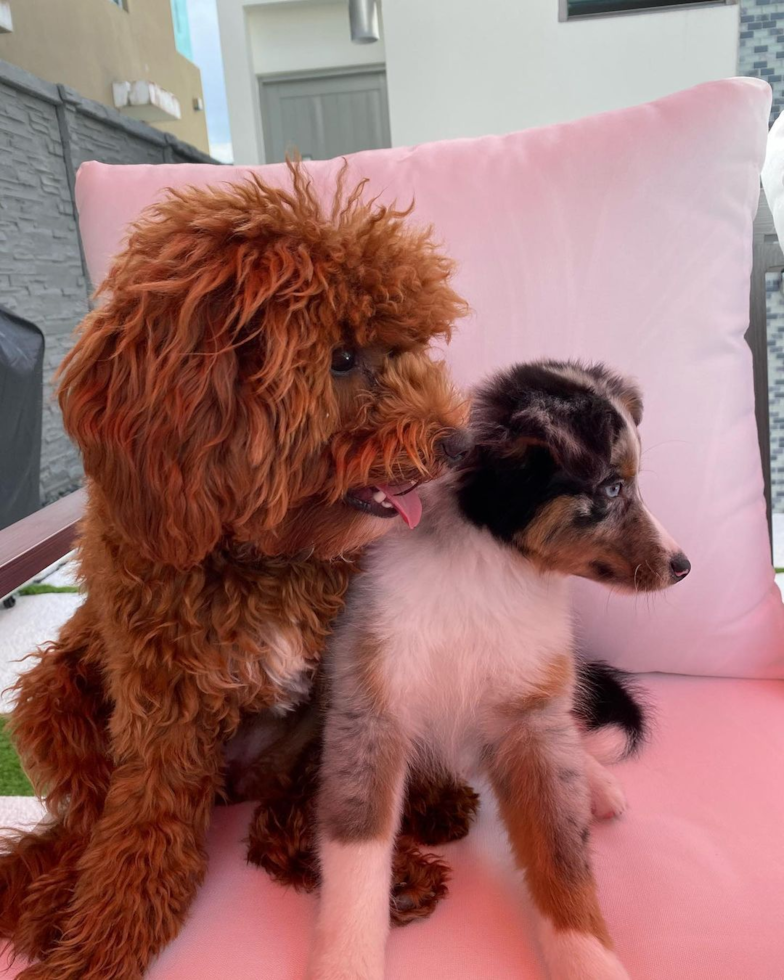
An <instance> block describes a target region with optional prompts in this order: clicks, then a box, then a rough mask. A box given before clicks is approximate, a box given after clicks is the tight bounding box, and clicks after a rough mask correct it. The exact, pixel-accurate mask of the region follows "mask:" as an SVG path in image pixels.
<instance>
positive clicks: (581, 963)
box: [543, 930, 630, 980]
mask: <svg viewBox="0 0 784 980" xmlns="http://www.w3.org/2000/svg"><path fill="white" fill-rule="evenodd" d="M548 932H549V930H548ZM543 945H544V953H545V959H546V961H547V966H548V968H549V971H550V978H551V980H630V977H629V974H628V973H627V972H626V970H625V969H624V967H623V964H622V963H621V961H620V960H619V959H618V957H617V956H616V955H615V953H613V951H612V950H610V949H607V947H606V946H604V945H603V944H602V943H601V942H600V941H599V940H598V939H597V938H596V937H595V936H591V935H588V934H587V933H583V932H572V931H569V930H567V931H565V932H560V931H559V932H556V931H552V932H549V935H548V936H547V937H546V938H545V937H543Z"/></svg>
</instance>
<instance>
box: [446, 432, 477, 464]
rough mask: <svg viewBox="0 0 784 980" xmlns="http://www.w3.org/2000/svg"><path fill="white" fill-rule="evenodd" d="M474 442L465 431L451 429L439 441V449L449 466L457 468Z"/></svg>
mask: <svg viewBox="0 0 784 980" xmlns="http://www.w3.org/2000/svg"><path fill="white" fill-rule="evenodd" d="M473 444H474V441H473V439H472V438H471V436H470V434H469V433H468V432H467V431H466V430H465V429H453V430H452V431H451V432H450V433H449V435H448V436H444V438H443V439H442V440H441V443H440V446H439V448H440V449H441V452H442V453H443V454H444V456H446V461H447V463H448V464H449V465H450V466H457V465H458V463H461V462H462V461H463V460H464V459H465V458H466V456H467V455H468V454H469V452H470V451H471V447H472V446H473Z"/></svg>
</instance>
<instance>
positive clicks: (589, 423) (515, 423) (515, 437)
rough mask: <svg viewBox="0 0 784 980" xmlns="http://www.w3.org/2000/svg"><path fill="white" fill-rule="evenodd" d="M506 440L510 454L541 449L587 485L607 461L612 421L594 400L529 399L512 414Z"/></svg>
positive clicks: (597, 476) (610, 443)
mask: <svg viewBox="0 0 784 980" xmlns="http://www.w3.org/2000/svg"><path fill="white" fill-rule="evenodd" d="M509 437H510V449H512V450H513V451H514V452H520V451H522V452H525V451H526V450H527V449H528V448H529V447H531V446H539V447H544V448H545V449H547V451H548V452H549V453H550V455H551V456H552V458H553V460H554V461H555V463H556V464H557V465H558V466H559V467H560V468H561V469H563V470H564V471H565V472H566V473H567V474H568V475H569V476H570V477H572V478H573V479H575V480H578V481H581V482H583V481H584V482H587V483H591V482H593V481H594V480H595V479H598V478H599V477H600V476H601V474H602V472H603V471H604V467H605V465H606V462H607V461H608V460H609V458H610V453H611V449H612V438H613V430H612V420H611V417H610V416H609V415H608V413H607V411H606V409H605V406H603V405H602V404H601V402H600V401H599V400H598V399H595V398H581V399H579V404H577V403H575V402H566V403H564V402H563V401H562V400H560V399H557V398H548V397H547V396H540V397H532V398H531V399H530V401H529V403H528V404H527V405H525V406H524V407H522V408H520V409H519V410H518V411H516V412H515V413H514V414H513V415H512V417H511V419H510V424H509Z"/></svg>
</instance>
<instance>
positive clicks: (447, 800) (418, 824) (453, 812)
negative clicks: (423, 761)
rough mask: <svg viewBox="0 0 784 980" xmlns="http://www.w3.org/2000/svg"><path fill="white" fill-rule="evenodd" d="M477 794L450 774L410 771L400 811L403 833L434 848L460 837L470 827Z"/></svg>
mask: <svg viewBox="0 0 784 980" xmlns="http://www.w3.org/2000/svg"><path fill="white" fill-rule="evenodd" d="M478 809H479V795H478V794H477V793H475V792H474V790H473V789H471V787H470V786H469V785H468V784H467V783H464V782H461V781H460V780H459V779H457V777H455V776H453V775H452V774H451V773H449V772H446V771H443V772H431V770H430V769H428V770H426V771H424V772H421V773H419V772H416V771H414V772H412V774H411V778H410V779H409V782H408V789H407V792H406V798H405V809H404V811H403V833H405V834H407V835H409V836H410V837H412V838H413V839H414V840H416V841H419V842H420V843H421V844H427V845H428V846H429V847H436V846H438V845H439V844H448V843H450V842H451V841H456V840H461V839H462V838H463V837H465V836H466V834H467V833H468V831H469V830H470V829H471V824H472V823H473V822H474V819H475V817H476V814H477V811H478Z"/></svg>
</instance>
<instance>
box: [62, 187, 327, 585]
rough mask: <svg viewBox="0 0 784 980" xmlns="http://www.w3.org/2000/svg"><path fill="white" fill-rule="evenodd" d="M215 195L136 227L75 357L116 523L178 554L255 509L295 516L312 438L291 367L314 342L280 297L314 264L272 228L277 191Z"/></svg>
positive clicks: (92, 472) (147, 544)
mask: <svg viewBox="0 0 784 980" xmlns="http://www.w3.org/2000/svg"><path fill="white" fill-rule="evenodd" d="M200 194H201V196H199V194H195V193H192V194H190V195H187V194H183V195H181V196H179V197H175V198H174V199H172V200H170V201H167V202H165V203H164V204H162V205H159V206H158V208H157V211H156V212H155V214H154V215H153V216H151V217H148V218H146V219H144V220H143V221H142V222H140V224H139V225H138V226H137V227H136V229H135V231H134V233H133V234H132V236H131V239H130V241H129V246H128V249H127V250H126V252H125V253H124V254H123V255H121V256H120V258H119V259H118V260H117V261H116V263H115V265H114V267H113V268H112V270H111V272H110V274H109V276H108V278H107V281H106V283H105V286H104V288H103V291H104V292H105V293H107V294H108V295H107V298H106V301H105V302H104V303H103V305H101V306H100V307H98V308H97V309H96V310H94V311H93V312H92V313H91V314H89V315H88V317H87V318H86V319H85V321H84V323H83V324H82V327H81V333H80V336H79V338H78V340H77V343H76V345H75V346H74V348H73V350H72V351H71V352H70V354H69V355H68V356H67V357H66V359H65V361H64V362H63V366H62V368H61V372H60V379H61V381H60V391H59V397H60V405H61V408H62V412H63V417H64V421H65V425H66V428H67V431H68V432H69V434H70V435H71V437H72V438H73V439H74V440H75V442H76V443H77V444H78V445H79V447H80V449H81V451H82V454H83V457H84V466H85V472H86V474H87V476H88V478H89V479H90V480H91V482H92V484H93V488H94V491H95V497H96V501H97V504H98V506H99V507H100V508H101V509H102V510H103V511H104V513H105V519H106V520H107V521H108V523H109V526H110V527H111V528H112V529H113V530H114V531H115V533H117V534H119V536H120V537H121V539H122V540H124V542H125V544H127V545H129V546H131V547H133V548H134V549H135V550H136V551H137V552H138V554H140V555H141V556H142V557H143V558H144V559H145V560H149V561H153V562H160V563H164V564H167V565H173V566H176V567H178V568H188V567H192V566H194V565H196V564H198V563H199V562H200V561H201V560H203V558H204V557H205V556H206V555H207V554H208V553H209V552H210V551H212V550H213V549H214V548H215V547H216V545H217V544H218V542H219V541H220V540H221V539H222V538H223V537H225V536H226V535H227V534H228V533H230V532H231V531H232V530H233V529H234V527H236V526H241V525H242V522H243V521H249V520H251V517H252V519H253V520H260V521H261V522H262V523H264V522H266V524H267V525H268V526H272V525H274V524H275V522H276V521H278V520H280V519H282V515H283V514H284V513H285V510H286V508H287V506H288V494H290V493H291V492H294V491H295V489H296V488H295V487H293V484H295V482H296V477H293V478H291V479H288V478H287V472H286V471H287V468H288V469H294V468H295V467H294V466H293V463H292V454H293V453H296V452H297V451H298V450H299V449H300V448H302V447H301V446H300V444H299V442H298V440H299V439H300V436H299V434H298V433H295V432H288V431H287V430H286V425H290V426H291V428H292V429H293V427H294V424H295V423H294V422H289V419H296V418H302V417H304V415H305V409H306V406H307V405H308V404H309V402H310V401H311V400H312V398H313V395H312V393H310V392H306V391H302V390H296V389H297V381H296V379H295V380H294V381H293V382H292V381H291V378H292V375H294V374H296V372H293V371H292V370H291V363H292V362H293V361H294V359H296V358H301V357H302V356H303V352H302V350H301V349H300V347H299V346H298V345H297V342H296V336H297V334H296V331H294V330H293V329H292V328H291V325H290V323H289V320H290V317H291V309H290V306H291V303H287V302H286V301H285V300H284V299H281V300H280V301H279V302H277V303H276V302H274V300H276V299H278V298H279V296H280V294H281V293H284V295H285V292H286V291H287V290H290V291H291V292H292V293H296V289H297V286H298V277H299V276H301V275H302V265H303V263H302V262H299V261H297V259H296V256H295V255H294V254H292V253H293V252H294V251H295V246H293V245H291V246H288V251H286V250H285V248H284V247H283V246H281V244H280V243H281V239H282V236H281V235H278V236H272V237H270V235H269V233H268V234H267V235H265V228H264V226H263V221H264V220H266V221H268V222H269V224H271V225H273V226H274V218H275V211H274V207H273V205H274V201H272V202H270V201H266V202H264V201H261V202H260V200H259V197H258V192H257V193H256V194H255V196H254V194H253V193H252V189H251V190H243V189H242V188H239V189H235V190H233V191H232V192H231V195H233V196H229V192H226V194H224V195H223V196H221V195H220V194H218V192H206V191H205V192H200ZM243 195H245V196H246V197H247V198H248V199H247V200H246V199H245V198H244V197H243ZM284 203H285V202H284ZM265 204H266V210H264V207H263V206H264V205H265ZM280 207H281V208H283V209H284V210H285V208H284V205H283V204H281V205H280ZM254 212H255V213H256V214H260V215H261V217H260V218H259V219H257V221H256V225H255V226H253V225H252V222H251V218H250V217H249V215H252V214H254ZM246 229H247V230H246ZM284 253H285V254H284ZM295 299H296V301H297V302H298V303H300V304H301V302H302V300H301V296H299V295H296V296H295ZM287 317H288V319H287ZM295 405H298V406H299V407H298V408H297V409H296V411H295V409H294V407H293V406H295ZM297 413H298V414H297Z"/></svg>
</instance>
